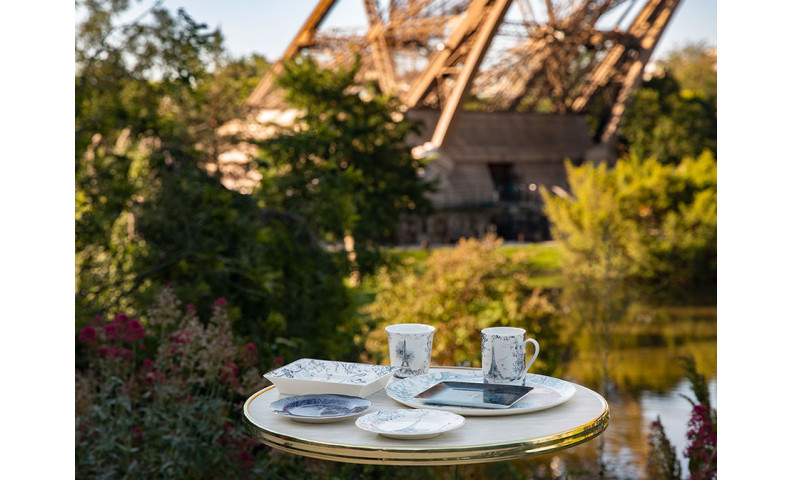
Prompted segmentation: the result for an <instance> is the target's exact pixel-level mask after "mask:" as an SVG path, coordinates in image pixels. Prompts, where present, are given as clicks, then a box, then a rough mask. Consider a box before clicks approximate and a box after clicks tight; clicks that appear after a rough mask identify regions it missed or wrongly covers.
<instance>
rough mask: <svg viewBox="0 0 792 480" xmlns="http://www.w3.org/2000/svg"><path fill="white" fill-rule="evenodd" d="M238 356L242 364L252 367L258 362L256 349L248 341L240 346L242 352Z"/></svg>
mask: <svg viewBox="0 0 792 480" xmlns="http://www.w3.org/2000/svg"><path fill="white" fill-rule="evenodd" d="M239 357H240V363H242V365H243V366H246V367H252V366H253V365H256V364H257V363H258V349H257V348H256V346H255V345H253V344H252V343H248V344H247V345H245V346H244V347H242V353H241V354H240V356H239Z"/></svg>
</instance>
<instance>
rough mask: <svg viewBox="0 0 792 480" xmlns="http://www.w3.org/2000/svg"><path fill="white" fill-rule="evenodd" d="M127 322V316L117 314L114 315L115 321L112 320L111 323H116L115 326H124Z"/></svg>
mask: <svg viewBox="0 0 792 480" xmlns="http://www.w3.org/2000/svg"><path fill="white" fill-rule="evenodd" d="M128 321H129V317H127V316H126V315H124V314H123V313H119V314H118V315H116V316H115V319H113V322H114V323H117V324H119V325H124V324H126V323H127V322H128Z"/></svg>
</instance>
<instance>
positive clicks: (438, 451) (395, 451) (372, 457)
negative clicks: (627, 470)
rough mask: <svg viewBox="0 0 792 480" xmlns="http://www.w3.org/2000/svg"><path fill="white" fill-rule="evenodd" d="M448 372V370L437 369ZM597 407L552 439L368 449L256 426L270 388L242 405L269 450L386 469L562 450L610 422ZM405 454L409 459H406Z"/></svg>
mask: <svg viewBox="0 0 792 480" xmlns="http://www.w3.org/2000/svg"><path fill="white" fill-rule="evenodd" d="M441 368H450V367H441ZM576 387H577V388H584V389H586V390H589V391H590V392H592V393H594V394H595V396H596V398H597V399H598V400H599V402H600V404H601V407H602V409H601V411H600V413H599V414H598V415H597V416H596V417H595V418H594V419H593V420H591V421H589V422H587V423H585V424H582V425H579V426H577V427H574V428H571V429H568V430H565V431H563V432H558V433H557V434H555V435H552V436H548V437H541V438H534V439H525V440H519V441H513V440H511V441H508V442H504V443H487V444H474V445H465V446H463V447H462V446H455V447H434V446H428V445H426V446H421V447H420V448H416V447H415V446H404V447H400V446H387V447H384V446H370V445H351V444H345V443H336V442H327V441H321V440H310V439H307V438H301V437H299V436H295V435H290V434H286V433H280V432H279V433H274V432H272V431H269V430H267V429H266V428H265V427H263V426H261V425H259V424H257V423H256V421H255V419H254V418H253V416H252V414H251V413H250V410H249V409H250V404H251V403H252V402H253V401H254V400H255V399H256V398H257V397H258V396H259V395H262V394H263V393H265V392H268V391H269V390H272V389H273V388H275V386H274V385H270V386H268V387H265V388H263V389H262V390H259V391H258V392H256V393H255V394H253V395H252V396H251V397H250V398H248V399H247V401H246V402H245V404H244V407H243V409H244V416H245V421H246V426H247V429H248V431H249V432H250V434H251V435H253V436H254V437H256V438H257V439H258V440H259V441H261V442H263V443H264V444H266V445H269V446H271V447H274V448H277V449H280V450H284V451H287V452H290V453H295V454H298V455H304V456H309V457H314V458H321V459H325V460H334V461H340V462H349V463H369V464H386V465H449V464H463V463H484V462H495V461H502V460H509V459H514V458H522V457H527V456H534V455H540V454H545V453H551V452H554V451H558V450H562V449H565V448H569V447H572V446H574V445H578V444H580V443H583V442H586V441H588V440H591V439H593V438H595V437H597V436H598V435H600V434H601V433H602V432H603V431H605V429H606V428H607V426H608V423H609V421H610V409H609V407H608V403H607V401H606V400H605V399H604V398H603V397H602V396H601V395H599V394H596V392H593V391H591V390H590V389H587V388H586V387H583V386H581V385H576ZM408 454H409V457H407V456H406V455H408Z"/></svg>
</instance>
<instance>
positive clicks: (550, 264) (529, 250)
mask: <svg viewBox="0 0 792 480" xmlns="http://www.w3.org/2000/svg"><path fill="white" fill-rule="evenodd" d="M436 248H453V247H452V246H442V247H436ZM500 248H502V249H503V251H504V253H506V255H509V256H513V255H517V254H528V256H529V260H528V262H527V265H528V267H529V269H530V270H531V281H530V283H531V286H532V287H534V288H543V289H549V288H560V287H561V263H562V260H563V259H562V257H561V251H560V250H559V248H558V246H557V244H556V243H554V242H543V243H507V244H504V245H503V246H501V247H500ZM432 250H433V249H421V248H393V249H392V250H390V252H389V253H390V254H391V255H393V257H394V259H395V260H396V261H397V262H400V263H413V264H417V265H419V264H421V263H423V262H425V261H426V259H427V257H428V256H429V254H430V253H431V252H432Z"/></svg>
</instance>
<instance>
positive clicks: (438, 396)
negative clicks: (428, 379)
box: [414, 381, 533, 408]
mask: <svg viewBox="0 0 792 480" xmlns="http://www.w3.org/2000/svg"><path fill="white" fill-rule="evenodd" d="M531 390H533V387H526V386H524V385H501V384H492V383H474V382H452V381H445V382H439V383H437V384H435V385H433V386H431V387H429V388H428V389H426V390H424V391H422V392H421V393H419V394H417V395H415V397H414V398H415V399H416V400H420V401H422V402H425V403H433V404H438V405H458V406H463V407H477V408H509V407H511V406H512V405H514V404H515V403H517V402H518V401H520V400H521V399H522V398H523V397H525V396H526V395H528V392H530V391H531Z"/></svg>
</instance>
